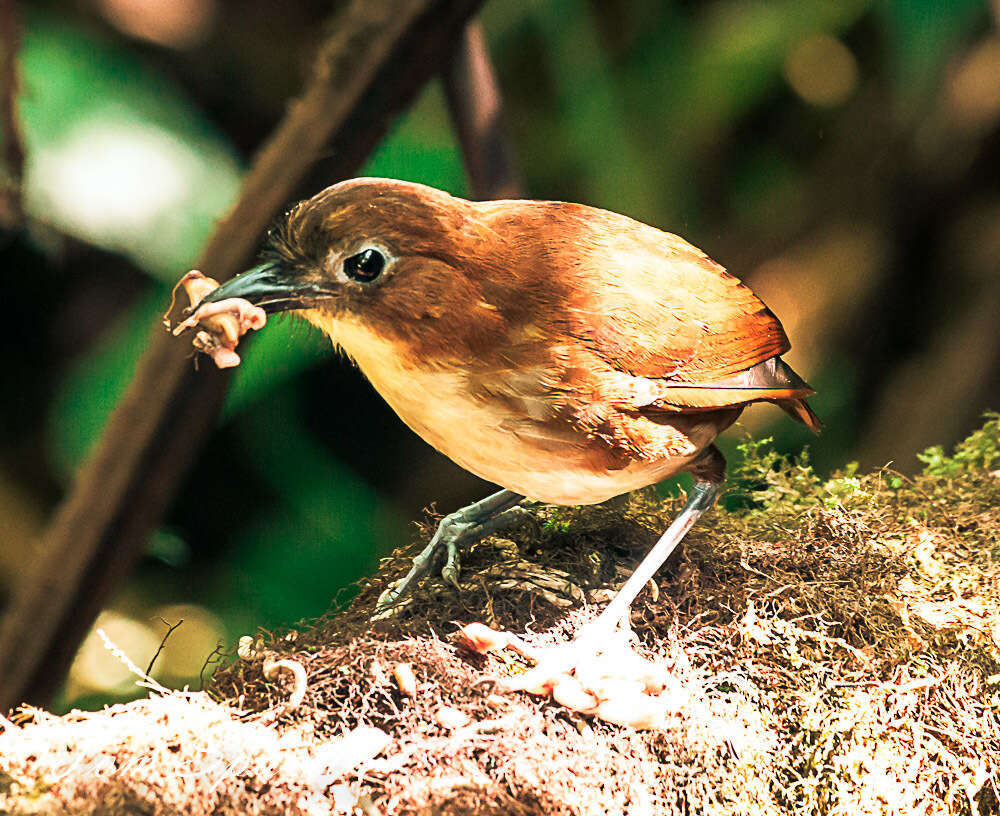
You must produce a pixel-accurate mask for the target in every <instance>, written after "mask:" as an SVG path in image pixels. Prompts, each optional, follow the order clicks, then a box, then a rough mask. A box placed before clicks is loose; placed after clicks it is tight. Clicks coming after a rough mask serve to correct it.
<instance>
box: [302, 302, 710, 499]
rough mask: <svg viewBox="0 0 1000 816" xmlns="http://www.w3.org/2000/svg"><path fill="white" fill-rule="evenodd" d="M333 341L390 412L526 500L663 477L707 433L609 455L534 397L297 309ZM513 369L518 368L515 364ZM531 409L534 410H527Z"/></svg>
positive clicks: (584, 494)
mask: <svg viewBox="0 0 1000 816" xmlns="http://www.w3.org/2000/svg"><path fill="white" fill-rule="evenodd" d="M305 316H306V317H307V318H308V319H309V320H310V322H312V323H314V324H316V325H317V326H318V327H320V328H321V329H323V331H325V332H326V333H327V334H328V335H329V336H330V337H331V339H332V340H333V341H334V344H335V345H338V346H340V347H341V348H343V349H344V350H345V351H346V352H347V353H348V354H349V355H350V356H351V357H352V358H354V360H355V362H357V364H358V367H359V368H360V369H361V371H362V372H363V373H364V374H365V376H366V377H367V378H368V379H369V380H370V381H371V383H372V385H373V386H374V387H375V389H376V390H377V391H378V392H379V394H381V395H382V397H383V399H385V401H386V402H388V403H389V405H390V406H391V407H392V409H393V410H394V411H395V412H396V413H397V414H399V416H400V418H401V419H402V420H403V421H404V422H405V423H406V424H407V425H408V426H409V427H410V428H411V429H412V430H413V431H415V432H416V433H417V434H418V435H419V436H420V437H422V438H423V439H424V441H426V442H427V443H429V444H430V445H433V446H434V447H435V448H437V449H438V450H439V451H441V453H443V454H444V455H445V456H447V457H448V458H449V459H451V460H452V461H454V462H456V463H457V464H459V465H461V466H462V467H464V468H465V469H466V470H469V471H471V472H472V473H475V474H476V475H477V476H479V477H481V478H483V479H486V480H487V481H490V482H494V483H496V484H498V485H501V486H502V487H506V488H508V489H509V490H513V491H514V492H516V493H521V494H522V495H524V496H527V497H529V498H531V499H536V500H538V501H543V502H549V503H551V504H596V503H597V502H602V501H605V500H606V499H610V498H612V497H613V496H619V495H621V494H622V493H628V492H629V491H632V490H636V489H638V488H640V487H645V486H646V485H650V484H654V483H656V482H658V481H661V480H663V479H666V478H668V477H670V476H673V475H674V474H675V473H679V472H681V471H683V470H684V469H685V468H686V466H687V465H688V464H689V463H690V462H691V461H693V460H694V459H696V458H698V456H699V455H700V454H701V449H702V448H703V447H704V446H705V445H707V444H709V443H710V442H711V440H712V438H714V435H715V434H714V432H711V433H708V434H707V435H706V436H705V438H704V440H701V439H698V440H692V441H691V443H690V445H688V446H687V448H686V449H685V450H682V451H678V452H677V455H671V456H664V457H660V458H657V459H653V460H649V459H636V460H634V461H630V462H629V461H625V462H623V461H621V459H620V458H618V459H617V460H616V458H615V457H612V456H609V455H608V453H609V451H608V448H607V445H606V443H604V442H602V441H601V440H599V439H594V438H591V437H589V436H588V435H587V434H585V433H583V432H582V431H579V430H576V429H575V428H573V427H572V426H571V425H570V424H569V423H568V422H562V423H560V422H558V421H556V420H554V419H552V418H551V417H547V418H545V417H542V414H546V413H551V412H550V411H546V410H544V409H545V407H546V406H545V399H544V397H541V396H533V397H530V398H526V400H525V403H524V404H525V408H524V410H522V411H516V410H514V409H512V408H511V405H510V403H509V402H507V401H505V400H503V399H501V398H499V397H496V396H491V395H490V394H488V393H479V394H474V393H473V391H472V389H470V386H469V380H468V375H467V373H466V372H464V371H460V370H455V369H453V368H446V367H439V368H432V367H430V366H428V365H427V364H426V363H424V362H421V363H419V364H413V363H411V364H408V363H407V362H406V361H404V360H402V359H401V358H400V355H399V350H398V349H397V348H395V347H394V346H392V344H390V343H388V342H387V341H385V340H384V339H383V338H381V337H379V336H378V335H377V334H375V333H374V332H372V331H370V330H369V329H367V328H366V327H364V326H361V325H359V324H358V323H354V322H348V321H346V320H343V319H341V320H337V321H333V320H331V319H329V318H327V317H325V316H324V315H322V314H320V313H316V312H312V313H307V314H306V315H305ZM517 374H520V375H521V378H520V379H522V380H523V375H524V374H525V372H523V371H519V372H517ZM531 414H536V415H537V416H535V417H532V416H531Z"/></svg>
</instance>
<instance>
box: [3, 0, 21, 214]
mask: <svg viewBox="0 0 1000 816" xmlns="http://www.w3.org/2000/svg"><path fill="white" fill-rule="evenodd" d="M20 46H21V28H20V23H19V21H18V15H17V3H16V2H15V0H0V81H2V82H3V89H2V94H0V133H2V138H3V161H4V169H5V170H6V173H7V178H6V183H5V185H4V189H3V202H2V208H3V209H2V211H0V221H2V222H3V223H4V224H5V225H6V226H13V225H17V224H20V222H21V219H22V217H23V214H24V211H23V208H22V206H21V179H22V177H23V175H24V142H23V141H22V139H21V126H20V122H19V121H18V116H17V98H18V94H19V93H20V90H21V78H20V73H19V71H18V66H17V56H18V52H19V51H20Z"/></svg>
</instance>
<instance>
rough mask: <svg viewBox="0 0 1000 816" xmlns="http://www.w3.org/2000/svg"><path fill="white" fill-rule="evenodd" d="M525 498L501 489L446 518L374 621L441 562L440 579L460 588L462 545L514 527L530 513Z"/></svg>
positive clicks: (388, 612) (388, 592) (383, 602)
mask: <svg viewBox="0 0 1000 816" xmlns="http://www.w3.org/2000/svg"><path fill="white" fill-rule="evenodd" d="M523 498H524V497H523V496H520V495H518V494H516V493H512V492H510V491H509V490H502V491H500V492H499V493H495V494H494V495H492V496H489V497H487V498H485V499H483V500H482V501H481V502H477V503H476V504H470V505H469V506H468V507H463V508H462V509H461V510H457V511H455V512H454V513H452V514H451V515H449V516H445V517H444V518H443V519H442V520H441V523H440V524H439V525H438V528H437V530H436V531H435V533H434V536H433V538H431V540H430V543H429V544H428V545H427V546H426V547H424V549H423V550H422V551H421V553H420V554H419V555H418V556H417V557H416V558H414V559H413V566H412V567H411V568H410V571H409V572H408V573H407V574H406V575H405V576H404V577H403V578H402V579H401V580H399V581H396V582H395V583H393V584H391V585H390V586H389V588H388V589H386V590H385V591H384V592H383V593H382V594H381V595H380V596H379V599H378V601H376V603H375V612H374V614H373V615H372V620H381V619H382V618H386V617H388V616H389V615H391V614H392V612H393V610H394V609H395V608H396V607H397V606H398V604H399V602H400V601H401V600H402V599H403V598H405V597H406V595H408V594H409V593H410V592H411V591H412V590H413V588H414V587H415V586H416V585H417V584H418V583H419V582H420V581H421V580H423V579H424V578H426V577H427V576H428V575H430V574H431V573H433V572H434V570H435V569H437V568H438V567H439V566H440V564H441V562H442V561H444V566H443V568H442V569H441V577H442V578H444V580H445V581H447V582H448V583H449V584H451V585H452V586H455V587H457V586H458V578H459V574H460V567H459V563H458V561H459V558H458V552H459V546H468V545H469V544H472V543H474V542H476V541H479V540H480V539H481V538H483V537H484V536H487V535H489V534H490V533H495V532H497V531H498V530H503V529H506V528H508V527H511V526H513V525H514V524H516V523H517V522H518V521H520V520H521V519H522V518H524V516H525V515H526V514H527V510H525V509H524V508H523V507H518V506H517V504H518V503H519V502H520V501H521V500H522V499H523Z"/></svg>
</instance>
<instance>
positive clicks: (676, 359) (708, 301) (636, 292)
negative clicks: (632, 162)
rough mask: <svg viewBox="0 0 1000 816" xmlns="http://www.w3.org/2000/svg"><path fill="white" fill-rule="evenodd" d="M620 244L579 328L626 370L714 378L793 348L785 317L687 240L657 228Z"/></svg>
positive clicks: (676, 379) (691, 379) (688, 379)
mask: <svg viewBox="0 0 1000 816" xmlns="http://www.w3.org/2000/svg"><path fill="white" fill-rule="evenodd" d="M636 237H640V238H641V239H643V240H641V241H639V242H636V243H635V244H633V245H630V246H629V247H628V248H627V249H625V250H620V249H616V250H613V253H612V257H611V260H612V261H613V262H614V265H613V266H612V267H610V268H608V267H605V274H604V278H603V281H602V285H601V286H600V287H599V289H598V290H597V291H598V292H599V293H600V294H599V295H598V296H596V297H593V298H592V299H591V301H592V302H591V303H589V304H588V305H589V306H590V309H589V310H588V311H589V314H587V315H585V320H586V323H584V324H583V325H582V326H581V328H580V331H581V333H582V334H584V335H585V341H586V342H587V344H588V345H589V346H590V348H591V349H593V350H594V351H595V352H596V353H597V354H598V355H599V356H600V357H602V358H603V359H604V360H605V361H606V362H608V363H609V364H611V365H612V366H613V367H614V368H616V369H617V370H619V371H625V372H627V373H629V374H632V375H634V376H638V377H647V378H651V379H664V380H668V381H670V382H671V383H678V384H680V383H689V384H708V383H711V382H713V381H716V380H719V379H722V378H725V377H728V376H731V375H734V374H738V373H739V372H741V371H745V370H747V369H749V368H752V367H753V366H754V365H756V364H757V363H761V362H764V361H765V360H768V359H770V358H771V357H776V356H777V355H779V354H782V353H784V352H786V351H788V349H789V348H790V344H789V342H788V338H787V337H786V336H785V331H784V329H783V328H782V327H781V323H779V322H778V319H777V318H776V317H775V316H774V315H773V314H772V313H771V311H770V310H769V309H768V308H767V307H766V306H765V305H764V304H763V303H762V302H761V301H760V299H759V298H758V297H757V296H756V295H755V294H754V293H753V292H752V291H751V290H750V288H749V287H747V286H745V285H744V284H742V283H741V282H740V281H739V280H737V279H736V278H734V277H733V276H732V275H730V274H729V273H727V272H726V270H725V269H723V268H722V267H721V266H719V265H718V264H717V263H715V262H714V261H712V260H711V259H710V258H708V257H707V256H705V255H704V254H703V253H702V252H700V251H699V250H697V249H696V248H695V247H693V246H691V245H690V244H688V243H687V242H686V241H684V240H683V239H681V238H678V237H677V236H675V235H670V234H668V233H663V232H660V231H659V230H654V229H652V228H646V229H644V230H641V231H640V232H639V234H638V235H636Z"/></svg>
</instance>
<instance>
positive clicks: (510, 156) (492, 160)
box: [444, 22, 523, 200]
mask: <svg viewBox="0 0 1000 816" xmlns="http://www.w3.org/2000/svg"><path fill="white" fill-rule="evenodd" d="M444 89H445V95H446V97H447V99H448V110H449V112H450V113H451V121H452V125H453V127H454V128H455V132H456V134H457V135H458V141H459V144H460V145H461V147H462V156H463V158H464V159H465V172H466V174H467V175H468V177H469V187H470V188H471V190H472V197H473V198H478V199H481V200H486V199H502V198H520V197H522V195H523V187H522V184H521V174H520V171H519V170H518V167H517V160H516V159H515V156H514V150H513V148H512V147H511V144H510V139H509V137H508V135H507V132H506V130H505V128H504V125H503V103H502V99H501V96H500V88H499V85H498V84H497V78H496V72H495V71H494V70H493V64H492V62H491V61H490V55H489V52H488V51H487V50H486V39H485V37H484V36H483V29H482V26H481V25H480V24H479V23H478V22H471V23H469V25H467V26H466V27H465V31H464V32H463V33H462V39H461V43H460V47H459V49H458V51H457V52H456V53H455V56H454V57H453V58H452V59H450V60H449V61H448V63H447V64H446V65H445V68H444Z"/></svg>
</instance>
